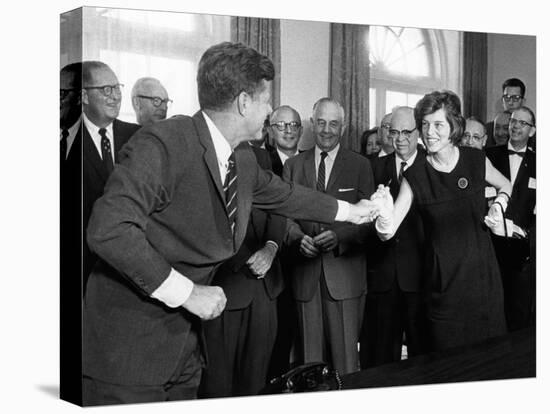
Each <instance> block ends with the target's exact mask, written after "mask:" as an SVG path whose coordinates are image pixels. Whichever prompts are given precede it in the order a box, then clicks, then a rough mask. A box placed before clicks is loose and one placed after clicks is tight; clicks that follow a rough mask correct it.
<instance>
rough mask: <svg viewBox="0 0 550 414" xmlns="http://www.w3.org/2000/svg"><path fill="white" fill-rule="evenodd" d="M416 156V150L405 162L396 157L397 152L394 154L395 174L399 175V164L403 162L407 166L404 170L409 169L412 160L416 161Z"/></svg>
mask: <svg viewBox="0 0 550 414" xmlns="http://www.w3.org/2000/svg"><path fill="white" fill-rule="evenodd" d="M417 154H418V150H417V151H415V152H414V154H413V155H411V156H410V157H409V159H408V160H407V161H405V160H404V159H402V158H400V157H399V155H397V152H396V153H395V166H396V168H397V173H398V174H399V170H400V169H401V163H402V162H403V161H405V163H406V164H407V166H406V167H405V169H407V168H409V167H410V166H411V165H413V163H414V160H415V159H416V156H417Z"/></svg>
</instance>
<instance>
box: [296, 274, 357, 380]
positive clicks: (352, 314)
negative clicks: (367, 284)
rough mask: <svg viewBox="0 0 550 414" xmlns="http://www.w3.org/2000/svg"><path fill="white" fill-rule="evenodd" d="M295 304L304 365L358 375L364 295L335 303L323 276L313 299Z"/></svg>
mask: <svg viewBox="0 0 550 414" xmlns="http://www.w3.org/2000/svg"><path fill="white" fill-rule="evenodd" d="M296 303H297V309H298V328H299V329H298V330H299V333H300V340H301V348H302V355H303V362H304V363H309V362H320V361H324V362H327V363H328V364H330V365H331V366H332V367H333V368H334V369H336V370H337V371H338V373H340V374H341V375H344V374H348V373H351V372H356V371H359V353H358V350H357V345H358V343H359V332H360V330H361V324H362V320H363V308H364V306H365V295H364V294H363V293H361V295H360V296H358V297H356V298H350V299H343V300H335V299H334V298H332V297H331V296H330V293H329V291H328V289H327V286H326V281H325V276H324V274H322V275H321V278H320V282H319V285H318V288H317V291H316V293H315V294H314V296H313V298H312V299H311V300H310V301H309V302H301V301H297V302H296Z"/></svg>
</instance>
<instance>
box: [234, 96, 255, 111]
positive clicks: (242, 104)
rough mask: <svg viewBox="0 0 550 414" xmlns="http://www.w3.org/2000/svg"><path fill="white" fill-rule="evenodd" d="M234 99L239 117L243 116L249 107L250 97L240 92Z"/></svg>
mask: <svg viewBox="0 0 550 414" xmlns="http://www.w3.org/2000/svg"><path fill="white" fill-rule="evenodd" d="M235 99H236V100H237V110H238V111H239V114H240V115H241V116H245V115H246V112H247V110H248V108H249V107H250V101H251V99H252V97H251V96H250V95H249V94H248V93H246V92H244V91H242V92H241V93H239V95H238V96H237V98H235Z"/></svg>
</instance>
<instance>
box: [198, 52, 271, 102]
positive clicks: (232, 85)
mask: <svg viewBox="0 0 550 414" xmlns="http://www.w3.org/2000/svg"><path fill="white" fill-rule="evenodd" d="M274 77H275V68H274V67H273V63H272V62H271V60H270V59H269V58H268V57H267V56H264V55H262V54H261V53H259V52H257V51H256V50H255V49H252V48H251V47H248V46H245V45H243V44H242V43H231V42H223V43H220V44H217V45H214V46H212V47H210V48H209V49H208V50H207V51H206V52H204V54H203V55H202V57H201V60H200V62H199V70H198V72H197V88H198V93H199V105H200V107H201V109H213V110H219V109H223V108H225V107H226V106H227V105H229V104H230V103H231V102H233V100H234V99H235V98H236V97H237V96H238V95H239V94H240V93H241V92H246V93H248V94H249V95H251V96H254V94H255V93H256V92H260V91H259V90H258V89H259V88H260V84H261V83H262V80H264V79H265V80H266V81H271V80H273V78H274Z"/></svg>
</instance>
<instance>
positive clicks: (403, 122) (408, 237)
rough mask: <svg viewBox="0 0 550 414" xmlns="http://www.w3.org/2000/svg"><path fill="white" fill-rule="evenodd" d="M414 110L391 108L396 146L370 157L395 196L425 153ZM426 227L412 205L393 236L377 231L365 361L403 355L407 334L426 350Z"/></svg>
mask: <svg viewBox="0 0 550 414" xmlns="http://www.w3.org/2000/svg"><path fill="white" fill-rule="evenodd" d="M418 134H419V131H418V130H417V129H416V124H415V120H414V110H413V108H409V107H406V106H402V107H397V108H395V109H394V110H393V113H392V117H391V122H390V129H389V136H390V137H391V139H392V142H393V146H394V148H395V151H394V152H393V153H392V154H390V155H388V156H386V157H382V158H377V159H374V160H373V161H372V168H373V173H374V182H375V183H376V184H377V185H379V184H382V185H385V186H388V187H389V188H390V192H391V195H392V197H394V199H395V198H397V194H398V193H399V186H400V184H401V180H402V177H403V172H404V171H405V170H406V169H407V168H409V167H410V166H412V165H414V163H415V162H417V160H421V159H422V158H423V157H425V154H424V150H423V148H422V147H421V146H419V145H418ZM423 256H424V231H423V228H422V222H421V220H420V217H419V215H418V212H417V210H416V208H415V207H414V206H413V207H412V208H411V210H410V211H409V213H408V214H407V217H406V218H405V220H404V221H403V223H402V224H401V226H400V227H399V229H398V231H397V233H396V236H395V238H394V239H391V240H388V241H384V242H382V241H381V240H380V239H378V237H377V236H376V235H374V237H373V238H372V242H371V244H370V245H369V248H368V250H367V258H368V263H369V266H368V272H367V288H368V293H367V300H366V308H365V323H364V326H363V330H362V333H361V347H360V350H361V367H362V368H369V367H373V366H376V365H381V364H384V363H389V362H394V361H399V360H400V359H401V348H402V345H403V334H405V335H406V343H407V354H408V355H409V356H414V355H419V354H421V353H423V352H426V350H427V343H426V339H427V336H428V335H427V332H426V326H427V320H426V306H425V303H424V298H423V290H422V289H423V285H424V281H423Z"/></svg>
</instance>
